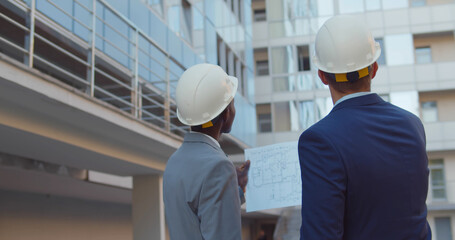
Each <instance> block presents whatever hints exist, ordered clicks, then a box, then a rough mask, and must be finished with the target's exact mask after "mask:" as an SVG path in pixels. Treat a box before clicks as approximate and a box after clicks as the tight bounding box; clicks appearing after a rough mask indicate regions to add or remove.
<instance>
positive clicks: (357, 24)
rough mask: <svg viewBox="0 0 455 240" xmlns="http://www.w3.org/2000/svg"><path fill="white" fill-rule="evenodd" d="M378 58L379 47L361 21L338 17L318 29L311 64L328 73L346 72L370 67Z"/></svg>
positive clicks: (347, 16) (348, 17)
mask: <svg viewBox="0 0 455 240" xmlns="http://www.w3.org/2000/svg"><path fill="white" fill-rule="evenodd" d="M380 55H381V47H380V45H379V43H377V42H375V41H374V38H373V36H372V34H371V32H370V31H369V30H368V27H367V26H366V24H365V23H364V22H362V21H361V20H360V19H358V18H356V17H353V16H349V15H338V16H335V17H332V18H331V19H329V20H327V21H326V22H325V23H324V25H323V26H322V27H321V28H320V29H319V31H318V33H317V35H316V39H315V50H314V56H313V63H314V64H315V66H316V67H317V68H318V69H320V70H322V71H324V72H327V73H335V74H338V73H349V72H356V71H359V70H361V69H364V68H366V67H368V66H370V65H371V64H373V63H374V62H375V61H376V60H377V59H378V58H379V56H380Z"/></svg>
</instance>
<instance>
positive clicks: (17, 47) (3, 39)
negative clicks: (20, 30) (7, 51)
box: [0, 37, 28, 54]
mask: <svg viewBox="0 0 455 240" xmlns="http://www.w3.org/2000/svg"><path fill="white" fill-rule="evenodd" d="M0 40H2V41H3V42H5V43H6V44H8V45H10V46H12V47H14V48H16V49H18V50H19V51H21V52H23V53H25V54H28V51H27V50H25V49H23V48H22V47H20V46H17V45H16V44H14V43H13V42H10V41H9V40H7V39H5V38H2V37H0Z"/></svg>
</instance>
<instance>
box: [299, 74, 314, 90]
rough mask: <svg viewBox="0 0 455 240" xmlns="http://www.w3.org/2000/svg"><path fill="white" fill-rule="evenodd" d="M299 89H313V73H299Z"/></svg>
mask: <svg viewBox="0 0 455 240" xmlns="http://www.w3.org/2000/svg"><path fill="white" fill-rule="evenodd" d="M296 89H297V91H308V90H312V89H313V77H312V75H311V74H298V75H297V80H296Z"/></svg>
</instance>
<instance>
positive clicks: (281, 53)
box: [271, 46, 295, 74]
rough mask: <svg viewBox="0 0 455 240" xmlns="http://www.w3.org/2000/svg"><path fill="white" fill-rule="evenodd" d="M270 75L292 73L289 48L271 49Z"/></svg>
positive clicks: (292, 63) (291, 53) (291, 57)
mask: <svg viewBox="0 0 455 240" xmlns="http://www.w3.org/2000/svg"><path fill="white" fill-rule="evenodd" d="M271 57H272V73H273V74H278V73H293V72H294V71H295V70H294V61H293V59H294V56H293V52H292V47H291V46H285V47H274V48H272V56H271Z"/></svg>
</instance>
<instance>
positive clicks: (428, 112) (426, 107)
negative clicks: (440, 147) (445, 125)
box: [422, 101, 438, 122]
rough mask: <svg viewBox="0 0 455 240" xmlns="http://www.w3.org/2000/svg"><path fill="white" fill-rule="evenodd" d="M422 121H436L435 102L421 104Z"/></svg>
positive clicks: (436, 110) (436, 108) (436, 109)
mask: <svg viewBox="0 0 455 240" xmlns="http://www.w3.org/2000/svg"><path fill="white" fill-rule="evenodd" d="M422 121H424V122H436V121H438V107H437V105H436V102H435V101H431V102H422Z"/></svg>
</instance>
